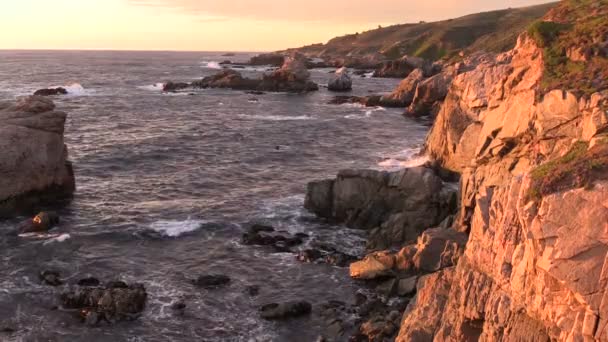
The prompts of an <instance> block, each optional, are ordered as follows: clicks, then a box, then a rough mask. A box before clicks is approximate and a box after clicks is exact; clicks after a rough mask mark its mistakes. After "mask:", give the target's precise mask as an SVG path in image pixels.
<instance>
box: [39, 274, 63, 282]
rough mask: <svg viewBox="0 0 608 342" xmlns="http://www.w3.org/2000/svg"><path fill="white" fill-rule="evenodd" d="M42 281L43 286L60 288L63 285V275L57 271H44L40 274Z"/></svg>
mask: <svg viewBox="0 0 608 342" xmlns="http://www.w3.org/2000/svg"><path fill="white" fill-rule="evenodd" d="M39 276H40V281H41V282H42V283H43V284H46V285H50V286H59V285H62V284H63V281H61V275H60V274H59V272H57V271H48V270H47V271H42V272H40V275H39Z"/></svg>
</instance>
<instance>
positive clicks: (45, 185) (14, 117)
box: [0, 96, 75, 217]
mask: <svg viewBox="0 0 608 342" xmlns="http://www.w3.org/2000/svg"><path fill="white" fill-rule="evenodd" d="M65 120H66V114H65V113H63V112H59V111H55V105H54V104H53V102H52V101H51V100H50V99H48V98H44V97H40V96H28V97H23V98H19V99H18V100H17V101H16V102H14V103H10V102H0V122H1V123H2V124H1V125H0V149H1V150H2V151H3V152H2V153H3V154H2V158H0V217H12V216H16V215H19V214H32V212H31V211H32V210H35V209H36V208H37V207H39V206H41V205H42V204H52V203H55V202H56V201H58V200H62V199H66V198H70V197H71V195H72V193H73V192H74V189H75V181H74V173H73V171H72V165H71V163H70V162H68V153H67V147H66V146H65V143H64V137H63V132H64V124H65Z"/></svg>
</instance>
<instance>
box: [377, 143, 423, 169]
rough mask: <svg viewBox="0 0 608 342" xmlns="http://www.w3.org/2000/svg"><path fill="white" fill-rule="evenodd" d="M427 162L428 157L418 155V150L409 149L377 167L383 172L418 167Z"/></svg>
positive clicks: (390, 157) (394, 155)
mask: <svg viewBox="0 0 608 342" xmlns="http://www.w3.org/2000/svg"><path fill="white" fill-rule="evenodd" d="M428 161H429V157H428V156H425V155H420V149H418V148H410V149H405V150H402V151H399V152H397V153H395V154H393V155H391V156H389V157H388V158H386V159H384V160H383V161H381V162H380V163H378V166H379V167H381V168H382V169H385V170H398V169H403V168H407V167H416V166H420V165H422V164H424V163H426V162H428Z"/></svg>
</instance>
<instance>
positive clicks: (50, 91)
mask: <svg viewBox="0 0 608 342" xmlns="http://www.w3.org/2000/svg"><path fill="white" fill-rule="evenodd" d="M67 94H68V91H67V90H66V89H65V88H63V87H57V88H47V89H39V90H36V91H35V92H34V96H57V95H67Z"/></svg>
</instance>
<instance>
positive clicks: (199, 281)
mask: <svg viewBox="0 0 608 342" xmlns="http://www.w3.org/2000/svg"><path fill="white" fill-rule="evenodd" d="M229 283H230V277H228V276H225V275H221V274H209V275H202V276H199V277H198V278H196V279H194V280H192V284H194V285H195V286H197V287H201V288H204V289H215V288H218V287H221V286H224V285H227V284H229Z"/></svg>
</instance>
